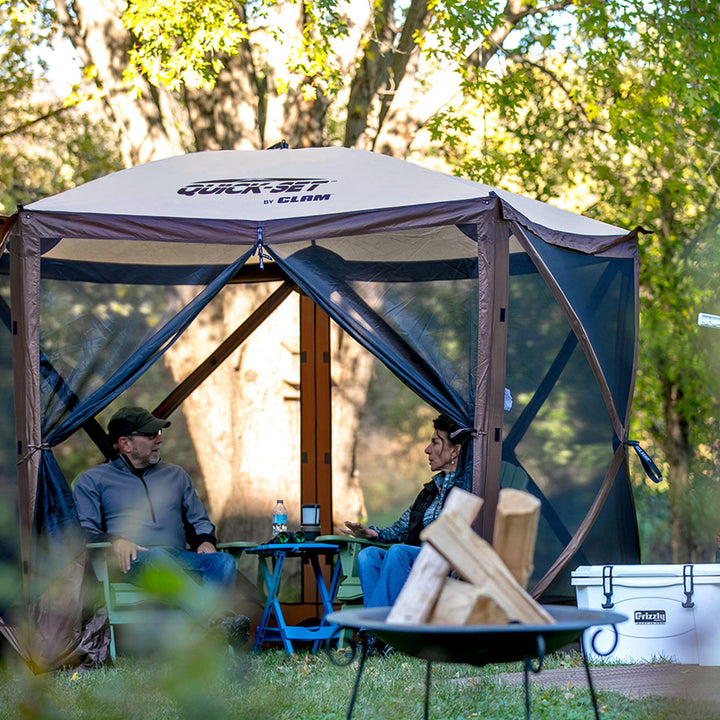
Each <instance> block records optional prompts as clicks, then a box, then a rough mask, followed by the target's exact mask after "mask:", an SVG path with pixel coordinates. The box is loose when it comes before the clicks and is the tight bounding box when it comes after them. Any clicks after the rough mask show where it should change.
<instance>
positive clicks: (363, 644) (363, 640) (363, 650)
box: [346, 632, 370, 720]
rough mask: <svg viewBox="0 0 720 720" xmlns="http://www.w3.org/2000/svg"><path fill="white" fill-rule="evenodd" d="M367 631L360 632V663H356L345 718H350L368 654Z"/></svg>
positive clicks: (349, 719) (348, 719) (347, 719)
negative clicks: (356, 666)
mask: <svg viewBox="0 0 720 720" xmlns="http://www.w3.org/2000/svg"><path fill="white" fill-rule="evenodd" d="M369 637H370V635H369V634H368V633H364V632H361V633H360V640H359V642H358V647H359V648H360V663H359V664H358V670H357V675H356V676H355V684H354V685H353V690H352V694H351V695H350V705H349V706H348V711H347V716H346V720H351V718H352V712H353V708H354V707H355V699H356V698H357V692H358V688H359V687H360V678H361V677H362V673H363V669H364V668H365V660H366V659H367V654H368V638H369Z"/></svg>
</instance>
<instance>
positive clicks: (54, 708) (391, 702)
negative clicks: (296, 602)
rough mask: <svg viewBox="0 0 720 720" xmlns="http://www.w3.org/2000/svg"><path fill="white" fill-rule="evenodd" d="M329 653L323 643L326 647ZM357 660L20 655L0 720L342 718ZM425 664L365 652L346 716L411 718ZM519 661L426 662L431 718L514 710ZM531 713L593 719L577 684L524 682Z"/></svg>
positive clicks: (607, 712)
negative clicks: (61, 663)
mask: <svg viewBox="0 0 720 720" xmlns="http://www.w3.org/2000/svg"><path fill="white" fill-rule="evenodd" d="M333 652H334V651H333ZM580 664H581V660H580V656H579V655H577V654H562V653H557V654H555V655H553V656H551V657H549V658H548V659H547V660H546V664H545V667H547V668H558V667H575V666H578V665H580ZM356 670H357V661H354V662H352V663H351V664H350V665H349V666H346V667H338V666H336V665H334V664H333V663H332V662H331V661H330V659H329V658H328V656H327V655H326V654H325V653H324V652H321V653H319V654H318V655H311V654H306V653H300V654H299V655H298V656H297V657H293V658H289V657H287V656H286V655H285V653H284V652H282V651H281V650H267V651H263V652H262V653H260V654H258V655H255V654H252V653H248V654H247V655H243V656H242V657H240V658H233V657H232V656H229V655H228V654H227V652H226V651H224V650H220V649H219V648H218V647H212V646H208V645H205V644H203V643H200V644H198V643H192V644H183V643H182V642H178V643H177V644H176V646H175V647H173V648H168V649H167V651H165V652H164V653H162V655H161V654H158V655H157V656H156V657H155V658H154V659H140V658H132V657H125V658H122V659H120V660H118V663H117V665H116V666H115V667H109V666H106V667H103V668H101V669H97V670H91V671H84V672H78V671H75V670H66V671H58V672H55V673H47V674H44V675H38V676H34V675H33V674H32V673H30V671H29V670H27V668H26V667H25V666H24V665H23V664H22V663H21V662H19V661H18V662H17V663H15V662H12V661H11V662H7V661H6V662H5V664H4V665H3V666H2V668H1V669H0V720H6V719H7V720H10V719H12V720H34V719H36V718H37V719H43V720H66V719H67V720H70V719H73V720H85V719H87V720H135V719H137V720H343V719H344V718H345V717H346V715H347V709H348V702H349V699H350V695H351V692H352V686H353V681H354V679H355V675H356ZM425 670H426V664H425V663H424V662H423V661H420V660H416V659H414V658H409V657H407V656H404V655H399V654H396V655H393V656H390V657H387V658H380V657H378V658H371V659H369V660H368V661H367V663H366V666H365V671H364V673H363V678H362V683H361V686H360V690H359V693H358V697H357V702H356V705H355V709H354V713H353V718H357V720H405V719H406V718H407V719H408V720H409V719H411V718H412V719H413V720H414V719H416V718H417V719H418V720H419V719H420V718H422V716H423V698H424V683H425ZM520 670H522V667H521V665H520V664H510V665H493V666H486V667H483V668H477V667H473V666H469V665H451V664H436V665H433V670H432V689H431V695H430V718H431V719H432V720H465V719H468V720H469V719H470V718H483V719H485V720H505V719H508V720H509V719H510V718H512V719H513V720H515V719H517V718H524V717H525V708H524V693H523V688H522V685H519V686H517V687H510V686H508V685H505V684H503V683H500V682H499V681H498V680H497V678H496V676H497V674H498V673H501V672H515V671H520ZM531 702H532V717H533V718H538V719H539V718H543V719H548V720H549V719H551V718H552V719H553V720H557V719H559V720H574V719H575V718H593V717H594V716H593V712H592V707H591V703H590V697H589V692H588V691H587V689H586V688H585V687H584V686H583V687H573V686H564V687H559V688H552V689H541V688H539V687H537V688H534V689H532V691H531ZM598 706H599V707H600V712H601V717H602V718H608V720H609V719H611V718H612V719H621V718H622V719H627V720H646V718H653V720H665V719H666V718H667V720H670V719H671V718H672V719H673V720H675V719H676V718H682V720H716V715H717V712H716V711H715V712H714V713H713V712H712V711H711V709H709V708H707V706H703V704H701V703H688V702H687V701H680V700H677V701H675V700H667V699H643V700H629V699H627V698H625V697H623V696H622V695H619V694H617V693H608V692H599V693H598Z"/></svg>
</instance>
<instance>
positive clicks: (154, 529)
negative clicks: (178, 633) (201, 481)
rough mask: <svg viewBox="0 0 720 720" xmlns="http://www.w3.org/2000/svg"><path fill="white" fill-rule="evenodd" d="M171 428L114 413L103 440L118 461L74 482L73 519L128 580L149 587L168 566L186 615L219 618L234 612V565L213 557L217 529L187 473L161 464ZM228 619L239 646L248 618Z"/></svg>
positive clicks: (134, 410)
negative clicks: (109, 551) (106, 547)
mask: <svg viewBox="0 0 720 720" xmlns="http://www.w3.org/2000/svg"><path fill="white" fill-rule="evenodd" d="M169 425H170V422H169V421H168V420H164V419H161V418H158V417H155V416H154V415H152V414H151V413H150V412H148V411H147V410H145V409H144V408H141V407H124V408H121V409H120V410H118V411H117V412H116V413H115V414H114V415H113V416H112V418H111V419H110V422H109V424H108V436H109V439H110V442H112V443H113V447H114V448H115V449H116V450H117V453H118V456H117V457H116V458H115V459H113V460H111V461H110V462H107V463H104V464H103V465H98V466H96V467H94V468H91V469H90V470H87V471H85V472H84V473H82V474H81V475H80V476H79V477H78V478H77V481H76V482H75V489H74V498H75V504H76V507H77V512H78V517H79V520H80V525H81V526H82V528H83V530H84V532H85V537H86V540H87V541H88V542H110V543H112V547H113V550H114V552H115V556H116V558H117V561H118V565H119V568H120V570H121V571H122V572H123V573H125V574H126V575H127V579H128V580H129V581H130V582H133V583H136V584H138V585H144V586H148V585H150V586H152V577H153V571H158V570H165V571H167V570H168V569H169V568H170V569H173V570H175V571H176V575H177V576H180V577H181V583H180V584H179V585H178V586H177V587H176V590H177V592H176V595H177V601H178V604H179V605H180V606H181V607H183V609H186V610H188V612H190V613H191V614H196V615H197V614H206V615H211V614H216V613H217V612H218V611H226V610H229V609H230V608H231V607H232V596H233V591H234V588H235V579H236V567H235V561H234V559H233V558H232V556H231V555H228V554H226V553H219V552H217V550H216V547H215V545H216V542H217V541H216V538H215V526H214V525H213V524H212V522H211V521H210V519H209V518H208V515H207V512H206V511H205V507H204V506H203V504H202V502H201V501H200V498H199V497H198V496H197V493H196V492H195V488H194V486H193V483H192V479H191V478H190V476H189V475H188V474H187V472H185V470H183V469H182V468H181V467H179V466H178V465H172V464H170V463H166V462H163V461H162V460H161V459H160V447H161V445H162V443H163V437H162V431H163V430H164V429H165V428H167V427H168V426H169ZM193 578H199V580H200V583H201V585H202V589H203V590H205V591H206V592H205V593H199V591H198V588H199V586H198V584H197V582H195V580H194V579H193ZM201 595H204V600H202V601H198V598H199V597H200V596H201ZM221 616H222V615H221ZM227 617H228V618H229V620H230V622H229V623H228V622H227V621H225V622H224V623H223V624H222V629H224V630H225V631H226V632H227V633H228V634H229V635H230V636H231V639H234V640H235V641H236V642H234V643H233V644H234V645H236V646H241V645H243V644H244V641H245V640H247V631H248V626H249V621H248V619H247V618H245V617H244V616H234V615H232V614H229V613H228V614H227ZM230 626H232V627H230ZM240 626H242V627H240Z"/></svg>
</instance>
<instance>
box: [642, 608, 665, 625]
mask: <svg viewBox="0 0 720 720" xmlns="http://www.w3.org/2000/svg"><path fill="white" fill-rule="evenodd" d="M634 619H635V624H636V625H664V624H665V623H666V622H667V616H666V615H665V611H664V610H636V611H635V616H634Z"/></svg>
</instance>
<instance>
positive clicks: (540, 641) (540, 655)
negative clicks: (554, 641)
mask: <svg viewBox="0 0 720 720" xmlns="http://www.w3.org/2000/svg"><path fill="white" fill-rule="evenodd" d="M535 643H536V646H537V659H538V664H537V667H534V666H533V659H532V657H530V656H529V655H526V656H525V667H524V670H525V720H530V673H531V672H532V673H535V674H536V675H537V674H538V673H539V672H540V671H541V670H542V666H543V662H544V660H545V638H544V637H543V636H542V635H538V636H537V638H535Z"/></svg>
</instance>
